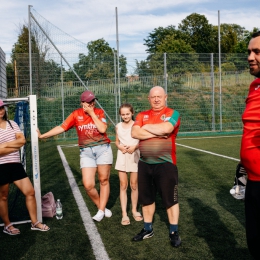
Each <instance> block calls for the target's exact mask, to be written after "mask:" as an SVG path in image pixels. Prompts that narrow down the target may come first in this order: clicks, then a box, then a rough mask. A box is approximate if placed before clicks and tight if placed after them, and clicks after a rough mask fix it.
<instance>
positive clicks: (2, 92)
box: [0, 47, 7, 98]
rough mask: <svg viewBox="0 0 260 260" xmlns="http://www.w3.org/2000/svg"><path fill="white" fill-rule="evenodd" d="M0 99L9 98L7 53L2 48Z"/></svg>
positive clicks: (0, 53) (0, 50)
mask: <svg viewBox="0 0 260 260" xmlns="http://www.w3.org/2000/svg"><path fill="white" fill-rule="evenodd" d="M0 98H7V85H6V61H5V53H4V52H3V50H2V49H1V47H0Z"/></svg>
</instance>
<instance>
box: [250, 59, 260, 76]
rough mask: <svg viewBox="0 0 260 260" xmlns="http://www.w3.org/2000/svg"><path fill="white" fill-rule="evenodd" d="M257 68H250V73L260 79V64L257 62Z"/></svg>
mask: <svg viewBox="0 0 260 260" xmlns="http://www.w3.org/2000/svg"><path fill="white" fill-rule="evenodd" d="M256 65H257V68H249V72H250V74H251V75H253V76H255V77H257V78H260V63H259V62H257V64H256Z"/></svg>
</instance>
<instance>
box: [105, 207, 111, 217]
mask: <svg viewBox="0 0 260 260" xmlns="http://www.w3.org/2000/svg"><path fill="white" fill-rule="evenodd" d="M111 216H112V212H111V210H109V209H107V208H105V217H106V218H110V217H111Z"/></svg>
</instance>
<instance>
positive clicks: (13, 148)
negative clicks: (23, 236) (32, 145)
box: [0, 100, 50, 235]
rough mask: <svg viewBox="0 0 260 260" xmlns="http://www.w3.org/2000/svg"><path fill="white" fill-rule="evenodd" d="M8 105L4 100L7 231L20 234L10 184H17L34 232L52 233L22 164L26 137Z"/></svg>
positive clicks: (0, 112)
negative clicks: (41, 215) (12, 218)
mask: <svg viewBox="0 0 260 260" xmlns="http://www.w3.org/2000/svg"><path fill="white" fill-rule="evenodd" d="M5 106H7V104H6V103H4V102H3V101H2V100H0V217H1V219H2V221H3V222H4V230H3V232H4V233H6V234H8V235H18V234H20V230H19V229H17V228H15V227H14V226H13V224H12V223H11V222H10V220H9V215H8V191H9V185H10V183H14V184H15V185H16V186H17V188H18V189H20V191H21V192H22V193H23V194H24V195H25V202H26V207H27V209H28V212H29V215H30V218H31V221H32V224H31V229H32V230H39V231H48V230H49V229H50V228H49V227H48V226H46V225H45V224H42V223H40V222H39V221H38V219H37V207H36V199H35V192H34V188H33V186H32V183H31V181H30V179H29V178H28V177H27V174H26V172H25V170H24V168H23V166H22V164H21V162H20V154H19V149H20V148H21V147H22V146H23V145H24V144H25V138H24V135H23V133H22V132H21V130H20V128H19V126H18V125H17V124H16V123H15V122H14V121H12V120H8V119H7V113H6V110H5Z"/></svg>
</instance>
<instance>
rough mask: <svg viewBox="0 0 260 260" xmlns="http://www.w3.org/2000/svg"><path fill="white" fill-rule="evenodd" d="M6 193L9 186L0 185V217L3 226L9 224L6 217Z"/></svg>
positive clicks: (7, 216)
mask: <svg viewBox="0 0 260 260" xmlns="http://www.w3.org/2000/svg"><path fill="white" fill-rule="evenodd" d="M8 192H9V184H5V185H0V217H1V219H2V220H3V222H4V224H5V226H8V225H9V224H10V223H11V222H10V220H9V215H8Z"/></svg>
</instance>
